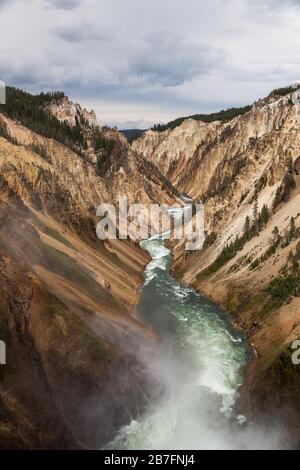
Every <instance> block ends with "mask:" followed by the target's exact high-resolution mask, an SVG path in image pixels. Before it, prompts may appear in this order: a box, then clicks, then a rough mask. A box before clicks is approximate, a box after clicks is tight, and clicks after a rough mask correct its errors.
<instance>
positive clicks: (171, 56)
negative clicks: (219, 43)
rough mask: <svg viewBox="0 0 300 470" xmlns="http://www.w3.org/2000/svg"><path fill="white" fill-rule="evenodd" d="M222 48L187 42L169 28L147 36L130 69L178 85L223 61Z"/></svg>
mask: <svg viewBox="0 0 300 470" xmlns="http://www.w3.org/2000/svg"><path fill="white" fill-rule="evenodd" d="M224 57H225V54H224V52H222V51H219V50H216V49H214V48H211V47H209V46H207V45H203V44H196V43H188V42H186V41H185V40H184V37H182V36H181V35H179V34H170V33H169V32H168V31H159V32H154V33H149V34H147V35H145V36H144V38H143V41H142V43H141V47H140V49H139V50H138V51H137V53H136V54H135V55H134V57H133V58H132V59H131V60H130V72H131V73H132V74H135V75H136V76H137V77H141V78H144V79H146V81H148V82H151V83H157V84H159V85H162V86H164V87H165V86H170V87H173V86H178V85H181V84H183V83H184V82H185V81H186V80H192V79H193V78H195V77H197V76H198V75H200V74H209V73H210V71H211V69H213V68H216V67H218V66H220V64H221V63H223V62H224Z"/></svg>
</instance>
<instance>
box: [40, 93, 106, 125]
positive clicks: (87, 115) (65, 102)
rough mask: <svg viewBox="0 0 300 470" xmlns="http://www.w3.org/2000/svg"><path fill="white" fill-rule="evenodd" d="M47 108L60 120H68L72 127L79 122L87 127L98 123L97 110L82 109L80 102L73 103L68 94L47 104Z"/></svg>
mask: <svg viewBox="0 0 300 470" xmlns="http://www.w3.org/2000/svg"><path fill="white" fill-rule="evenodd" d="M45 109H46V111H47V112H48V113H50V114H51V115H52V116H55V117H56V118H57V119H58V120H59V121H62V122H67V123H68V124H69V125H70V126H72V127H74V126H76V125H77V124H81V125H83V126H86V127H93V126H97V125H98V123H97V116H96V113H95V111H87V110H86V109H85V108H84V109H82V107H81V106H80V104H79V103H73V102H72V101H70V99H69V98H68V97H67V96H64V97H63V98H61V99H60V100H59V101H58V102H57V101H55V102H52V103H51V104H49V105H47V106H46V107H45Z"/></svg>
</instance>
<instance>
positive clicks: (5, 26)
mask: <svg viewBox="0 0 300 470" xmlns="http://www.w3.org/2000/svg"><path fill="white" fill-rule="evenodd" d="M0 25H1V27H0V38H1V42H0V79H2V80H4V81H5V82H6V83H7V84H13V85H16V86H19V87H21V88H24V89H28V90H32V91H40V90H48V89H62V90H64V91H65V92H66V94H68V95H69V96H70V97H71V98H72V99H73V100H76V101H79V102H81V103H82V104H83V105H85V106H87V107H90V108H93V109H95V111H96V113H97V116H98V120H99V122H100V123H107V124H109V125H117V126H118V127H119V128H134V127H139V128H146V127H148V126H150V125H152V124H153V123H155V122H166V121H169V120H170V119H173V118H175V117H178V116H182V115H189V114H192V113H200V112H211V111H217V110H220V109H223V108H226V107H231V106H236V105H245V104H249V103H251V102H253V101H254V100H255V99H257V98H259V97H262V96H264V95H266V94H267V93H268V92H269V91H271V90H272V89H273V88H275V87H277V86H283V85H286V84H289V83H291V82H297V81H300V0H0Z"/></svg>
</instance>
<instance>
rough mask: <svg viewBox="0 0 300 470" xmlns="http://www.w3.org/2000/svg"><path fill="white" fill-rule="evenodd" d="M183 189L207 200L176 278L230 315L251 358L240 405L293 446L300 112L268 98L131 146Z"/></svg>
mask: <svg viewBox="0 0 300 470" xmlns="http://www.w3.org/2000/svg"><path fill="white" fill-rule="evenodd" d="M133 148H134V149H135V151H137V152H140V153H142V154H143V155H144V157H146V158H148V159H149V160H150V161H151V162H153V163H154V164H155V165H156V166H157V168H158V169H159V170H160V171H161V172H162V173H163V174H164V175H165V176H166V177H167V178H169V179H170V181H171V182H172V184H174V185H175V186H176V188H177V189H179V190H180V191H182V192H185V193H187V194H188V195H190V196H191V197H192V198H193V199H194V201H196V202H203V203H204V204H205V225H206V242H205V245H204V248H203V250H201V251H199V252H195V253H193V252H190V253H186V252H185V251H184V245H183V243H179V244H177V245H176V246H174V245H173V252H174V258H175V262H174V272H175V273H176V275H177V276H178V277H180V278H181V279H182V280H183V282H185V283H188V284H192V285H193V286H194V287H195V288H196V289H198V290H200V291H202V292H204V293H205V294H206V295H208V296H209V297H210V298H212V299H213V300H214V301H215V302H217V303H218V304H220V305H222V306H223V307H224V308H225V309H226V310H227V311H228V312H229V313H230V314H231V316H232V317H233V321H234V322H235V324H236V326H237V327H239V328H241V329H242V330H243V331H245V332H246V333H247V335H248V336H249V338H250V340H251V342H252V344H253V346H254V348H255V350H256V354H257V358H256V359H255V360H254V361H253V362H252V364H251V366H250V367H249V369H248V370H247V372H246V376H245V384H244V386H243V390H242V391H243V393H242V399H241V402H240V403H241V405H240V406H241V409H242V410H243V412H244V413H245V414H247V415H248V417H249V419H254V418H256V417H257V416H269V415H270V414H272V415H273V416H278V421H279V422H280V423H281V425H282V427H283V423H284V424H286V426H287V428H289V429H290V430H291V434H292V435H293V439H294V440H295V439H296V440H297V442H299V435H300V433H299V416H300V409H299V404H298V392H299V390H300V388H299V387H300V369H299V366H296V365H294V364H293V362H292V354H293V351H292V349H291V345H292V344H293V341H294V340H296V339H298V338H299V337H300V303H299V294H300V290H299V288H300V272H299V255H300V244H299V240H300V177H299V155H300V106H299V104H293V100H292V95H291V94H290V93H289V94H288V93H287V94H286V96H279V95H276V93H275V94H271V95H270V96H269V97H268V98H266V99H263V100H260V101H258V102H256V103H255V104H254V105H253V106H252V108H251V110H250V111H249V112H248V113H246V114H245V115H242V116H238V117H235V118H234V119H232V120H230V121H226V122H213V123H210V124H205V123H203V122H201V121H200V122H199V121H194V120H192V119H187V120H185V121H184V122H183V123H182V124H181V125H180V126H178V127H176V128H175V129H171V130H167V131H164V132H154V131H149V132H147V133H145V134H144V135H143V136H142V137H140V138H139V139H137V140H136V141H135V142H134V143H133Z"/></svg>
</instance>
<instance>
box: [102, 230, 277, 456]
mask: <svg viewBox="0 0 300 470" xmlns="http://www.w3.org/2000/svg"><path fill="white" fill-rule="evenodd" d="M141 246H142V248H143V249H145V250H147V251H148V252H149V254H150V256H151V258H152V261H151V262H150V263H149V264H148V266H147V268H146V270H145V284H144V287H143V289H142V293H141V300H140V305H139V312H140V315H141V317H142V319H143V320H144V321H145V322H147V323H149V324H150V325H151V326H152V327H154V328H155V329H156V330H157V331H158V333H159V334H160V336H161V338H162V341H161V344H160V345H158V346H157V347H156V350H155V352H154V353H153V354H152V355H151V356H150V357H149V356H147V357H145V358H144V359H145V363H146V365H147V368H148V371H149V376H150V377H153V380H155V381H156V382H158V383H160V384H161V386H162V389H163V393H162V395H161V396H160V398H159V399H157V400H156V401H155V402H154V403H149V407H148V409H147V410H146V412H145V413H144V415H143V416H141V417H140V418H139V419H136V420H133V421H132V422H131V423H130V424H129V425H128V426H125V427H123V428H122V429H121V430H120V432H119V433H118V435H117V436H116V438H115V439H114V441H113V442H111V443H110V444H109V445H108V448H110V449H150V450H151V449H173V450H174V449H234V448H251V447H256V448H264V447H263V445H262V442H264V445H265V446H266V448H269V447H271V444H270V443H269V442H265V441H263V439H262V438H261V436H259V433H257V432H252V431H251V429H250V430H246V431H245V430H244V428H241V426H240V425H242V424H244V422H245V419H244V417H243V416H235V415H234V413H233V405H234V403H235V401H236V398H237V390H238V388H239V386H240V385H241V383H242V378H241V373H240V370H241V367H242V366H243V365H245V364H246V362H247V360H248V358H249V347H248V344H247V342H246V341H245V338H244V337H243V336H241V335H240V334H239V333H237V332H235V331H234V330H233V329H232V327H231V325H230V323H229V322H228V320H227V318H226V316H225V315H224V314H223V312H222V311H221V310H220V309H219V308H218V307H217V306H216V305H214V304H212V303H211V302H210V301H208V300H207V299H206V298H204V297H202V296H201V295H200V294H199V293H197V292H195V291H194V290H193V289H191V288H189V287H185V286H183V285H181V284H180V283H178V282H177V281H176V280H174V279H173V278H172V277H171V276H170V274H169V269H170V264H171V256H170V250H168V249H167V248H166V247H165V246H164V242H163V241H162V240H161V239H159V238H157V237H156V238H155V239H150V240H148V241H144V242H142V243H141ZM228 418H230V419H228Z"/></svg>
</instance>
